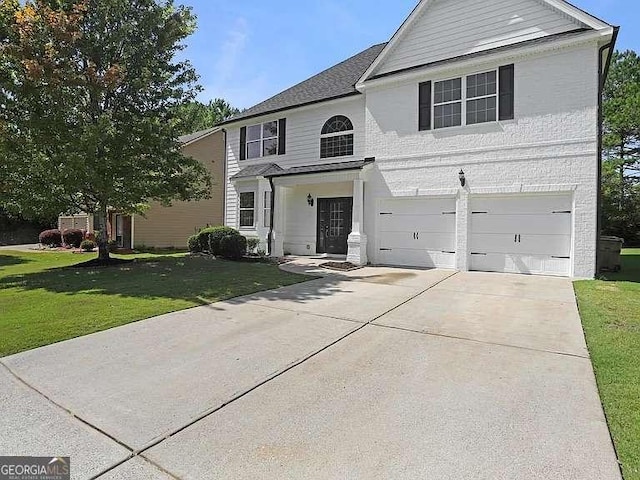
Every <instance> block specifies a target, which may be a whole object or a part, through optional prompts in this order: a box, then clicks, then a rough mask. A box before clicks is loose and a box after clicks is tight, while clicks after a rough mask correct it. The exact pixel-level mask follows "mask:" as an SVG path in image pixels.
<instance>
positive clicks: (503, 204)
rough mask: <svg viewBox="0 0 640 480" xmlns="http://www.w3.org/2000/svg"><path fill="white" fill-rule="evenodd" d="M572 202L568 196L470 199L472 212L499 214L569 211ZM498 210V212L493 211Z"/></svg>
mask: <svg viewBox="0 0 640 480" xmlns="http://www.w3.org/2000/svg"><path fill="white" fill-rule="evenodd" d="M572 207H573V201H572V200H571V196H569V195H518V196H515V195H514V196H509V197H475V198H472V199H471V211H472V212H489V213H500V214H516V215H517V214H527V213H541V214H552V213H553V212H562V211H570V210H571V209H572ZM496 208H498V209H499V212H496V211H495V209H496Z"/></svg>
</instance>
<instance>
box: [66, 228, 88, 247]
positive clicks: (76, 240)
mask: <svg viewBox="0 0 640 480" xmlns="http://www.w3.org/2000/svg"><path fill="white" fill-rule="evenodd" d="M83 239H84V232H83V231H82V230H78V229H76V228H67V229H66V230H64V231H63V232H62V243H64V244H65V245H69V246H71V247H74V248H78V247H79V246H80V244H81V243H82V240H83Z"/></svg>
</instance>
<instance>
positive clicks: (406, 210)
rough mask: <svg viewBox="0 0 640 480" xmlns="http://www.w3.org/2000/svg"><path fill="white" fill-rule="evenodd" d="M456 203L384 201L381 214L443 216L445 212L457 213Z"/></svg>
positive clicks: (407, 200) (404, 199)
mask: <svg viewBox="0 0 640 480" xmlns="http://www.w3.org/2000/svg"><path fill="white" fill-rule="evenodd" d="M455 211H456V203H455V200H454V199H451V198H433V199H413V198H402V199H394V200H383V201H382V202H381V203H380V212H381V213H393V214H399V215H401V214H413V215H428V214H437V215H442V213H443V212H455Z"/></svg>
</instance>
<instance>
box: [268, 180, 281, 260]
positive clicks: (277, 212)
mask: <svg viewBox="0 0 640 480" xmlns="http://www.w3.org/2000/svg"><path fill="white" fill-rule="evenodd" d="M273 192H274V200H273V205H271V208H272V209H273V230H272V233H271V256H272V257H275V258H280V257H284V187H278V186H276V185H274V186H273Z"/></svg>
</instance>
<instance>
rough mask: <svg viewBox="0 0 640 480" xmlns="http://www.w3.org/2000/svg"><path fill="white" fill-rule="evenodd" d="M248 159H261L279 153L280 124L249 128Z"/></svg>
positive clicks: (268, 123)
mask: <svg viewBox="0 0 640 480" xmlns="http://www.w3.org/2000/svg"><path fill="white" fill-rule="evenodd" d="M246 148H247V158H260V157H268V156H270V155H276V154H277V153H278V122H277V121H275V122H267V123H262V124H260V125H251V126H249V127H247V146H246Z"/></svg>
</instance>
